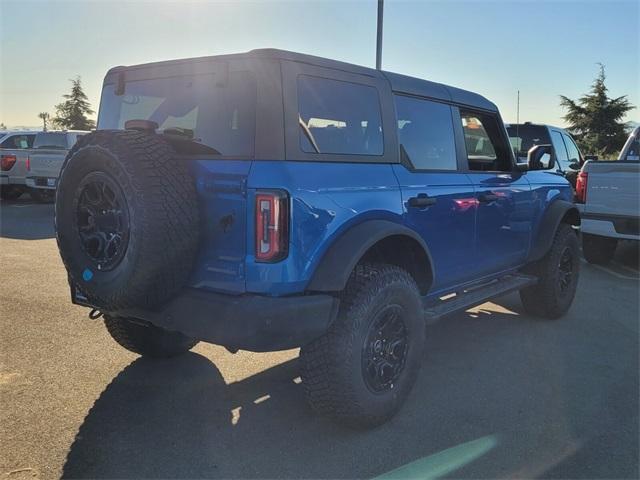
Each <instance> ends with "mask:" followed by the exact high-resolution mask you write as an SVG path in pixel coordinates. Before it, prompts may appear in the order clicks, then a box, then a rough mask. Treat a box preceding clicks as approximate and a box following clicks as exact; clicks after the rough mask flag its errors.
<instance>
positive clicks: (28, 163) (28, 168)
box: [26, 157, 31, 172]
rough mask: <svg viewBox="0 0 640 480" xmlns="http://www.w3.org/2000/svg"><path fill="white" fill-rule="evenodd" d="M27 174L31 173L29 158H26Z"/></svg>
mask: <svg viewBox="0 0 640 480" xmlns="http://www.w3.org/2000/svg"><path fill="white" fill-rule="evenodd" d="M26 164H27V172H30V171H31V157H27V162H26Z"/></svg>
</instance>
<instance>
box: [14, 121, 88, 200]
mask: <svg viewBox="0 0 640 480" xmlns="http://www.w3.org/2000/svg"><path fill="white" fill-rule="evenodd" d="M87 133H89V132H85V131H82V130H65V131H60V132H56V131H48V132H40V133H38V134H37V135H36V138H35V140H34V142H33V150H31V152H30V154H29V162H28V167H27V174H26V179H25V183H26V185H27V187H29V189H30V194H31V197H32V198H33V199H34V200H36V201H38V202H44V203H46V202H52V201H53V198H54V196H55V191H56V186H57V183H58V176H59V175H60V169H61V168H62V164H63V163H64V159H65V157H66V156H67V153H69V149H71V147H73V146H74V145H75V143H76V141H77V140H78V138H80V137H81V136H82V135H85V134H87Z"/></svg>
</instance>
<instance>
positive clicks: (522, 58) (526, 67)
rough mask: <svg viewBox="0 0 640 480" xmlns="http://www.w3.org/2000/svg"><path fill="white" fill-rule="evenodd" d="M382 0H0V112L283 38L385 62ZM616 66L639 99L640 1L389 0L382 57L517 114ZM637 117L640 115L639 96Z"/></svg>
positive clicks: (25, 116) (22, 112) (93, 92)
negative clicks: (147, 69) (74, 82)
mask: <svg viewBox="0 0 640 480" xmlns="http://www.w3.org/2000/svg"><path fill="white" fill-rule="evenodd" d="M376 12H377V2H376V0H360V1H342V2H334V1H321V0H311V1H251V2H249V1H235V2H228V1H227V2H217V1H162V0H157V1H155V2H145V1H138V0H128V1H105V0H102V1H90V0H85V1H80V2H79V1H65V0H59V1H54V0H48V1H42V0H21V1H13V0H0V122H2V123H4V124H5V125H7V126H9V127H15V126H38V125H39V122H40V120H39V119H38V117H37V115H38V113H39V112H43V111H47V112H49V113H51V114H52V115H53V114H54V113H55V109H54V105H55V104H56V103H59V102H60V101H61V100H62V95H63V94H65V93H67V92H68V91H69V89H70V83H69V79H70V78H74V77H75V76H77V75H80V76H81V77H82V83H83V85H84V87H85V91H86V93H87V95H88V96H89V100H90V102H91V104H92V105H93V107H94V108H95V109H96V110H97V108H98V104H99V98H100V89H101V83H102V80H103V77H104V75H105V73H106V71H107V70H108V69H109V68H110V67H113V66H115V65H133V64H139V63H147V62H152V61H159V60H169V59H175V58H186V57H196V56H203V55H216V54H223V53H235V52H242V51H247V50H251V49H253V48H264V47H273V48H282V49H286V50H294V51H299V52H303V53H310V54H313V55H319V56H323V57H329V58H333V59H337V60H342V61H346V62H351V63H356V64H360V65H365V66H370V67H374V66H375V42H376ZM598 62H601V63H603V64H604V65H605V67H606V74H607V80H606V84H607V86H608V87H609V94H610V95H611V96H614V97H617V96H621V95H628V98H629V100H630V101H631V102H632V103H633V104H634V105H638V106H639V107H640V78H639V76H640V1H638V0H628V1H606V0H601V1H585V0H575V1H569V0H562V1H561V0H557V1H544V0H538V1H534V2H529V1H517V0H511V1H500V0H498V1H486V0H478V1H455V0H440V1H431V0H422V1H402V0H396V1H394V0H386V2H385V11H384V40H383V55H382V66H383V69H384V70H389V71H393V72H397V73H403V74H406V75H412V76H416V77H420V78H425V79H428V80H432V81H436V82H441V83H445V84H448V85H453V86H457V87H460V88H464V89H467V90H472V91H474V92H477V93H480V94H482V95H484V96H486V97H487V98H489V99H490V100H492V101H493V102H494V103H496V104H497V105H498V107H499V108H500V111H501V112H502V116H503V118H504V120H505V121H507V122H515V120H516V105H517V91H518V90H520V120H521V121H533V122H539V123H550V124H555V125H560V126H563V125H564V121H563V119H562V116H563V114H564V113H563V110H562V109H561V107H560V106H559V95H561V94H562V95H566V96H568V97H570V98H577V97H579V96H580V95H582V94H584V93H585V92H586V91H587V90H588V89H589V87H590V85H591V83H592V82H593V79H594V77H595V76H596V74H597V72H598V65H597V63H598ZM626 120H629V121H635V122H638V121H640V108H636V109H635V110H632V111H631V112H630V113H629V114H628V116H627V118H626Z"/></svg>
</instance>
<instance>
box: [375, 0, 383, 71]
mask: <svg viewBox="0 0 640 480" xmlns="http://www.w3.org/2000/svg"><path fill="white" fill-rule="evenodd" d="M383 13H384V0H378V36H377V39H376V70H380V69H381V68H382V15H383Z"/></svg>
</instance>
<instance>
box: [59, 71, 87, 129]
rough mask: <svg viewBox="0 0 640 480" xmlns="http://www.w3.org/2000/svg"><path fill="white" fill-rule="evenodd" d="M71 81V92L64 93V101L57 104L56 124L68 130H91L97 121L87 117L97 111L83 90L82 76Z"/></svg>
mask: <svg viewBox="0 0 640 480" xmlns="http://www.w3.org/2000/svg"><path fill="white" fill-rule="evenodd" d="M69 81H70V82H71V85H72V87H71V93H69V94H66V95H63V97H64V98H65V99H66V100H65V101H64V102H62V103H59V104H58V105H56V117H55V118H54V119H53V123H54V125H56V126H57V127H60V128H64V129H68V130H91V129H92V128H95V126H96V123H95V122H94V121H93V120H90V119H89V118H87V115H93V114H94V113H95V112H94V111H93V110H92V109H91V104H89V99H88V98H87V95H86V94H85V93H84V90H82V85H81V83H80V77H79V76H78V77H76V79H75V80H69Z"/></svg>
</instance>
